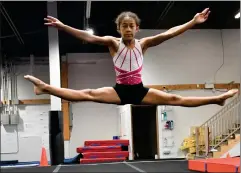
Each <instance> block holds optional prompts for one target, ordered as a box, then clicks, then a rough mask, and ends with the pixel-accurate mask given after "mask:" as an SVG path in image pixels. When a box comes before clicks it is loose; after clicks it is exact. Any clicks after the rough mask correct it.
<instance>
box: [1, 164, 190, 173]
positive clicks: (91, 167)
mask: <svg viewBox="0 0 241 173" xmlns="http://www.w3.org/2000/svg"><path fill="white" fill-rule="evenodd" d="M1 172H44V173H47V172H194V171H189V170H188V162H187V161H142V162H122V163H101V164H80V165H61V166H49V167H24V168H1Z"/></svg>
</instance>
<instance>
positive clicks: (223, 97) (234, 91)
mask: <svg viewBox="0 0 241 173" xmlns="http://www.w3.org/2000/svg"><path fill="white" fill-rule="evenodd" d="M238 92H239V90H238V89H231V90H229V91H228V92H226V93H224V94H222V95H220V102H219V103H218V105H220V106H224V105H225V101H226V100H227V99H228V98H230V97H233V96H234V95H235V94H237V93H238Z"/></svg>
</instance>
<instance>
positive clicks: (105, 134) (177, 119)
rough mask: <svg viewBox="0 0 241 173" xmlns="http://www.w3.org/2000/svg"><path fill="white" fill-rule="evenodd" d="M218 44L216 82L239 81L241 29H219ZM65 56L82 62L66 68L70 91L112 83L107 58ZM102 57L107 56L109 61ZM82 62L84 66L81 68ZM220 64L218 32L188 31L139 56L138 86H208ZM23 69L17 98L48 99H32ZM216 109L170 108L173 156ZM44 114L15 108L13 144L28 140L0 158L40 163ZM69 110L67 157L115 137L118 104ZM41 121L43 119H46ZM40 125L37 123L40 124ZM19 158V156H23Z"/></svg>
mask: <svg viewBox="0 0 241 173" xmlns="http://www.w3.org/2000/svg"><path fill="white" fill-rule="evenodd" d="M160 32H162V31H160V30H159V31H152V30H141V32H140V33H139V34H138V37H143V36H149V35H154V34H157V33H160ZM223 43H224V56H225V60H224V65H223V67H222V68H221V69H220V70H219V71H218V73H217V76H216V82H217V83H223V82H224V83H228V82H231V81H235V82H240V62H239V57H240V51H239V47H238V46H239V43H240V31H239V30H223ZM67 57H68V58H69V60H71V61H72V63H74V61H75V62H77V61H81V64H70V66H69V88H72V89H84V88H98V87H103V86H112V85H114V83H115V74H114V68H113V65H112V59H111V57H110V55H109V54H102V53H101V54H100V53H96V54H68V55H67ZM106 57H109V59H108V58H106ZM100 58H101V59H102V58H103V59H102V60H101V61H99V60H98V61H97V63H96V64H91V63H90V61H89V60H91V61H92V60H93V61H95V60H96V59H100ZM84 61H85V63H84V64H82V63H83V62H84ZM86 61H87V62H86ZM88 61H89V62H88ZM86 63H87V64H86ZM88 63H90V64H88ZM221 64H222V42H221V35H220V30H190V31H188V32H186V33H184V34H183V35H181V36H179V37H177V38H174V39H172V40H169V41H167V42H165V43H163V44H162V45H160V46H157V47H154V48H151V49H150V50H148V51H147V53H146V55H145V57H144V69H143V82H144V83H145V84H147V85H151V84H154V85H155V84H185V83H186V84H188V83H205V82H213V79H214V75H215V72H216V70H217V69H218V68H219V67H220V65H221ZM28 68H29V67H22V68H20V69H22V73H21V75H19V78H18V94H19V99H34V98H49V97H48V96H47V95H46V96H34V94H33V93H32V91H33V89H32V85H31V84H29V83H28V82H26V81H25V80H24V79H23V75H25V74H26V72H27V71H28ZM23 70H25V71H23ZM40 70H41V73H40ZM34 75H36V76H37V77H39V78H41V79H43V80H44V81H46V82H49V70H48V67H36V69H35V72H34ZM173 93H176V94H180V95H183V96H194V95H195V96H208V95H217V94H220V92H216V93H212V92H211V91H206V90H202V91H182V92H177V91H175V92H173ZM219 109H220V107H219V106H215V105H209V106H203V107H199V108H181V107H175V108H174V109H173V119H174V123H175V129H174V130H175V131H174V132H176V134H178V135H175V136H174V138H175V145H176V148H174V150H175V152H176V154H175V155H174V156H173V157H182V156H183V154H182V153H181V152H180V151H179V150H178V147H179V146H180V144H181V142H182V140H183V138H184V137H186V136H187V135H188V134H189V127H190V126H194V125H200V124H201V123H203V122H204V121H205V120H207V119H208V118H209V117H211V116H212V115H213V114H214V113H215V112H216V111H217V110H219ZM48 110H49V105H42V106H21V107H20V116H21V119H22V120H21V121H20V125H19V127H24V128H23V130H22V131H21V135H22V136H23V137H20V138H19V141H18V142H19V143H20V144H21V141H24V140H25V141H26V137H28V143H27V145H26V142H25V144H24V145H22V146H21V145H20V149H19V152H18V153H13V154H1V158H2V160H7V159H8V160H9V159H12V160H13V159H18V160H19V161H38V160H39V158H40V153H41V150H40V146H41V145H42V143H41V142H42V138H41V135H42V134H43V133H44V128H43V126H48V121H47V119H45V118H42V119H44V120H40V114H41V113H42V116H43V115H44V113H43V112H47V111H48ZM72 112H73V129H72V133H71V140H70V142H69V151H66V156H67V157H74V156H76V152H75V151H76V147H78V146H82V145H83V142H84V140H91V139H112V136H115V135H119V130H120V127H119V119H120V118H119V116H118V111H117V106H115V105H104V104H98V103H74V104H73V105H72ZM38 116H39V117H38ZM33 117H35V118H33ZM43 117H44V116H43ZM45 117H46V118H47V116H45ZM39 122H42V123H41V125H40V123H39ZM26 124H30V125H29V126H30V127H28V128H27V127H26ZM30 128H32V129H34V132H33V131H32V132H31V131H30ZM2 129H3V127H2ZM35 131H36V133H35ZM3 133H5V134H6V133H12V132H11V131H9V132H6V131H5V130H1V134H3ZM19 135H20V132H19ZM30 136H37V137H30ZM36 138H38V139H39V140H38V141H39V142H36ZM1 141H3V140H1ZM43 143H45V145H46V146H47V145H48V141H44V142H43ZM29 146H31V151H35V152H29V150H30V147H29ZM9 150H10V149H9ZM1 151H2V150H1ZM23 155H24V157H22V156H23ZM23 159H25V160H23Z"/></svg>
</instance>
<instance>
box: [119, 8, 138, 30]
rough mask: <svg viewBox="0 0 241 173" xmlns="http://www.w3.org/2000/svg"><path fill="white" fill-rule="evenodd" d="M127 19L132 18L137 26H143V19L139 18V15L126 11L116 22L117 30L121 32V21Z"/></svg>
mask: <svg viewBox="0 0 241 173" xmlns="http://www.w3.org/2000/svg"><path fill="white" fill-rule="evenodd" d="M125 17H131V18H133V19H134V20H135V22H136V25H138V26H140V24H141V19H140V18H139V17H138V16H137V14H135V13H133V12H131V11H124V12H122V13H120V14H119V15H118V16H117V18H116V20H115V23H116V26H117V29H118V30H119V29H120V24H121V21H122V20H123V19H124V18H125Z"/></svg>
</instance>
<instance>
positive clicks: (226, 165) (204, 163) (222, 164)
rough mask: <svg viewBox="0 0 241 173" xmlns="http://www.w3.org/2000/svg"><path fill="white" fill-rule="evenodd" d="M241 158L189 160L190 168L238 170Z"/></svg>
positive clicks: (202, 170) (197, 169)
mask: <svg viewBox="0 0 241 173" xmlns="http://www.w3.org/2000/svg"><path fill="white" fill-rule="evenodd" d="M239 167H240V158H218V159H203V160H189V161H188V169H189V170H194V171H200V172H234V173H235V172H237V170H238V169H240V168H239Z"/></svg>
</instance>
